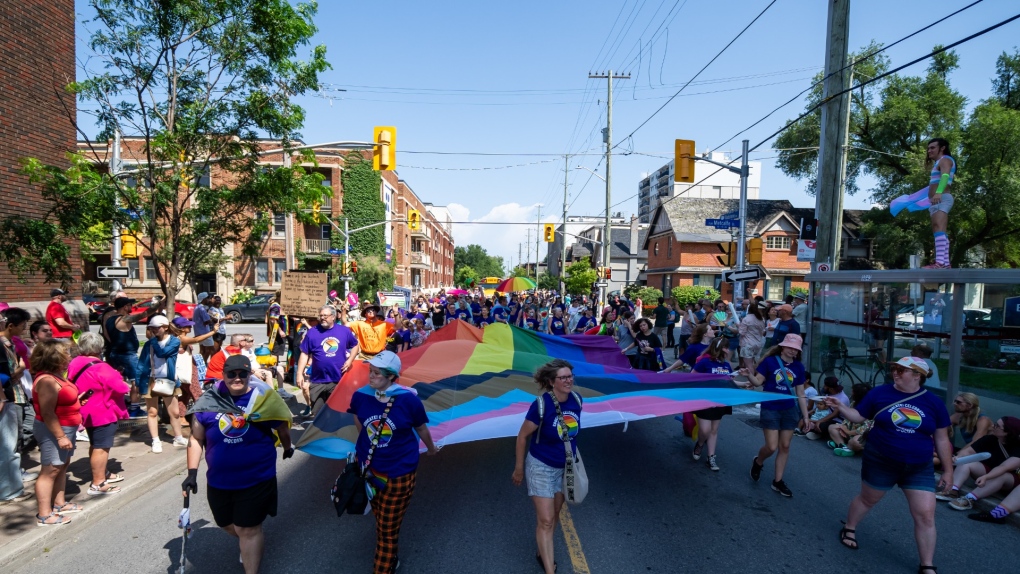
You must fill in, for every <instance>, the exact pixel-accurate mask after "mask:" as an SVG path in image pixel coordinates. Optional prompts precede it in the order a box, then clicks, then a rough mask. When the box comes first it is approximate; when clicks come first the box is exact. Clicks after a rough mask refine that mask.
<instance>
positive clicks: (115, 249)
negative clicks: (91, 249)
mask: <svg viewBox="0 0 1020 574" xmlns="http://www.w3.org/2000/svg"><path fill="white" fill-rule="evenodd" d="M119 173H120V128H117V129H116V130H114V132H113V154H112V155H111V156H110V177H112V178H113V179H117V174H119ZM116 203H117V205H118V206H119V205H120V199H119V198H118V199H117V202H116ZM110 247H111V253H110V263H111V264H113V266H114V267H120V249H121V245H120V226H119V225H116V224H115V225H114V226H113V240H112V241H111V242H110ZM123 288H124V287H123V285H121V283H120V279H116V278H114V280H113V281H112V282H111V285H110V292H111V293H114V292H117V291H120V290H122V289H123Z"/></svg>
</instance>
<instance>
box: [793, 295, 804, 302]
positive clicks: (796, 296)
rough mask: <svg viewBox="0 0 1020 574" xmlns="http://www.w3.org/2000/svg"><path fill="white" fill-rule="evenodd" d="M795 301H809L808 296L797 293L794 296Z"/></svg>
mask: <svg viewBox="0 0 1020 574" xmlns="http://www.w3.org/2000/svg"><path fill="white" fill-rule="evenodd" d="M793 298H794V299H800V300H801V301H807V295H805V294H803V293H797V294H796V295H794V296H793Z"/></svg>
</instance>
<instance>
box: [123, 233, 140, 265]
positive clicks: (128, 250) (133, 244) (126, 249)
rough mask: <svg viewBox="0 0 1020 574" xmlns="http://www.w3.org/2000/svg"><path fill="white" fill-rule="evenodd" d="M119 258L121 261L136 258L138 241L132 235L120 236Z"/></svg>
mask: <svg viewBox="0 0 1020 574" xmlns="http://www.w3.org/2000/svg"><path fill="white" fill-rule="evenodd" d="M120 258H121V259H137V258H138V240H137V239H135V236H134V235H129V234H127V233H125V234H123V235H121V236H120Z"/></svg>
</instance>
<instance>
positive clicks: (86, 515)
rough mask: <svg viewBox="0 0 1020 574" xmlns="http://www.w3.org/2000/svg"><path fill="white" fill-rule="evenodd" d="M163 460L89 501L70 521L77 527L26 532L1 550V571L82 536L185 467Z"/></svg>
mask: <svg viewBox="0 0 1020 574" xmlns="http://www.w3.org/2000/svg"><path fill="white" fill-rule="evenodd" d="M164 460H165V462H163V463H162V464H155V465H152V466H149V467H147V468H146V470H145V471H143V472H142V473H140V474H137V475H134V476H133V477H132V478H131V481H130V482H131V484H130V485H126V486H125V485H124V484H123V483H122V487H123V488H122V490H121V491H120V492H119V493H117V494H116V495H113V496H107V497H105V498H101V499H99V498H89V499H88V500H89V502H88V504H89V508H88V509H87V510H86V511H85V512H82V513H81V514H78V515H77V516H74V517H73V518H72V521H73V522H72V523H71V524H75V525H76V526H71V525H70V524H68V525H65V526H60V527H56V528H43V527H37V528H36V529H35V530H34V531H30V532H27V533H25V534H24V535H22V536H20V537H18V538H17V539H15V540H13V541H12V542H10V543H9V544H6V545H4V546H3V547H0V569H2V570H3V571H5V572H9V571H11V570H15V569H18V568H21V567H23V566H25V565H27V564H29V563H31V562H32V561H34V560H35V559H37V558H39V557H41V555H42V554H44V549H45V548H50V549H52V548H53V547H54V546H57V545H58V544H61V543H63V542H66V541H68V540H71V539H74V538H75V537H77V536H78V535H79V534H80V533H81V526H88V524H89V523H90V522H92V521H98V520H102V519H103V518H106V517H107V516H109V515H111V514H113V513H115V512H117V511H118V510H120V509H121V508H123V507H124V506H126V505H128V504H130V503H131V502H133V501H135V500H137V499H139V498H141V497H142V496H144V495H146V494H148V493H149V492H151V491H152V486H153V484H162V483H164V482H165V481H167V480H169V479H170V477H172V476H173V475H175V474H180V473H181V472H182V471H183V469H184V466H183V465H181V464H180V463H181V462H182V460H181V458H180V457H173V456H170V457H166V458H165V459H164ZM86 498H87V495H86Z"/></svg>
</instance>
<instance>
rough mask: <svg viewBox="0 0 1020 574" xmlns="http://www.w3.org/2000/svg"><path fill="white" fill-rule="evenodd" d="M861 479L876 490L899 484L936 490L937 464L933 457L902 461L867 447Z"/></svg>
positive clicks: (910, 487) (908, 487) (883, 489)
mask: <svg viewBox="0 0 1020 574" xmlns="http://www.w3.org/2000/svg"><path fill="white" fill-rule="evenodd" d="M861 480H863V481H864V482H865V484H867V485H868V486H870V487H871V488H874V489H875V490H882V491H885V490H890V489H891V488H892V487H894V486H899V487H900V488H901V489H903V490H924V491H927V492H935V464H934V461H933V460H932V459H931V458H929V459H928V460H926V461H925V462H915V463H909V462H902V461H899V460H896V459H894V458H889V457H887V456H883V455H881V454H878V453H877V452H875V449H873V448H865V449H864V456H863V460H862V461H861Z"/></svg>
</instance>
